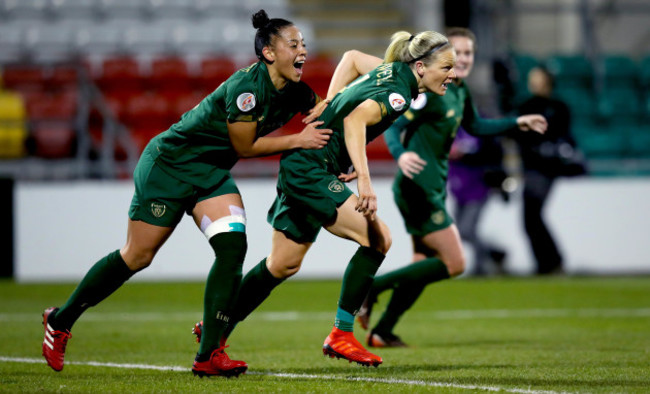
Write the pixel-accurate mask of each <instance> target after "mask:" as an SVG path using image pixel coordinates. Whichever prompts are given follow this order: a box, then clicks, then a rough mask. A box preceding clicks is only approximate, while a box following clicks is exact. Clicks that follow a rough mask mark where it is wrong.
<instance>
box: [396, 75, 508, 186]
mask: <svg viewBox="0 0 650 394" xmlns="http://www.w3.org/2000/svg"><path fill="white" fill-rule="evenodd" d="M459 126H463V128H464V129H465V130H467V132H468V133H470V134H473V135H492V134H498V133H502V132H505V131H506V130H508V129H511V128H513V127H516V126H517V120H516V118H503V119H483V118H481V117H480V116H479V115H478V112H477V111H476V107H475V106H474V104H473V102H472V97H471V95H470V92H469V89H468V88H467V85H466V84H465V82H461V83H460V84H459V85H456V84H449V85H448V89H447V93H446V94H445V95H444V96H438V95H436V94H434V93H424V94H421V95H420V96H418V98H417V99H416V100H415V101H413V103H412V104H411V108H409V110H408V111H407V112H406V113H405V114H404V115H403V116H402V117H400V118H399V119H398V120H397V121H396V122H395V123H394V124H393V125H392V126H391V127H390V128H389V129H388V130H387V131H386V134H385V138H386V143H387V145H388V149H389V150H390V152H391V154H392V155H393V157H394V158H395V160H397V159H398V158H399V156H400V155H401V154H402V153H404V152H405V151H412V152H416V153H417V154H418V155H419V156H420V157H421V158H422V159H423V160H425V161H426V162H427V164H426V166H425V167H424V170H422V172H420V173H419V174H417V175H416V176H415V177H414V179H413V181H414V182H415V183H416V184H418V185H419V186H420V187H421V188H422V189H423V190H424V191H425V193H427V194H432V195H434V196H437V197H443V198H444V196H446V184H447V173H448V158H449V150H450V149H451V145H452V143H453V141H454V138H455V137H456V133H457V132H458V127H459ZM402 131H404V132H405V133H404V135H403V141H401V140H400V134H401V133H402ZM405 178H406V177H405V176H404V175H403V174H402V172H401V171H399V172H398V173H397V176H396V179H395V184H394V190H395V191H396V192H397V189H398V188H399V185H400V183H401V182H402V181H403V180H404V179H405ZM406 197H408V196H406Z"/></svg>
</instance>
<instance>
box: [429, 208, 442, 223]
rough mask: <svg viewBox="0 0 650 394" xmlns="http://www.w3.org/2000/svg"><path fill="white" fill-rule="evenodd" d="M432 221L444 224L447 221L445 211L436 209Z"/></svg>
mask: <svg viewBox="0 0 650 394" xmlns="http://www.w3.org/2000/svg"><path fill="white" fill-rule="evenodd" d="M431 221H432V222H433V223H434V224H442V223H443V222H444V221H445V213H444V212H443V211H436V212H434V213H433V215H431Z"/></svg>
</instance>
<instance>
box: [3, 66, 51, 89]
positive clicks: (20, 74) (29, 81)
mask: <svg viewBox="0 0 650 394" xmlns="http://www.w3.org/2000/svg"><path fill="white" fill-rule="evenodd" d="M2 80H3V83H4V86H5V87H6V88H7V89H11V90H17V91H42V90H43V89H44V87H45V81H46V76H45V71H44V70H43V68H42V67H40V66H36V65H15V66H7V67H5V68H4V70H2Z"/></svg>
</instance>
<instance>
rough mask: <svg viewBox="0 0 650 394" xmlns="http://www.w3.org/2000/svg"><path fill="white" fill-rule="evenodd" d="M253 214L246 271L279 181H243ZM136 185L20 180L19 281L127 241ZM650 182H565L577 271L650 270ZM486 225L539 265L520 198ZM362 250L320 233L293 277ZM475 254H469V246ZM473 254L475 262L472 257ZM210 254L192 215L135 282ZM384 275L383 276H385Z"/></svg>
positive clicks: (328, 268)
mask: <svg viewBox="0 0 650 394" xmlns="http://www.w3.org/2000/svg"><path fill="white" fill-rule="evenodd" d="M238 184H239V187H240V190H241V192H242V194H243V197H244V203H245V205H246V210H247V215H248V225H247V233H248V237H249V251H248V255H247V258H246V262H245V267H244V269H245V270H248V269H249V268H250V267H252V266H253V265H254V264H256V263H257V262H258V261H259V260H260V259H262V258H263V257H264V256H265V255H266V254H267V253H268V252H269V250H270V235H271V231H270V230H271V228H270V226H269V225H268V224H267V223H266V221H265V218H266V210H267V208H268V207H269V205H270V204H271V202H272V200H273V197H274V195H273V191H274V187H275V181H274V180H273V179H243V180H240V181H238ZM390 186H391V179H388V178H379V179H375V180H374V187H375V190H376V192H377V194H378V198H379V207H380V208H379V214H380V216H381V217H382V219H383V220H384V221H385V222H386V223H387V224H388V225H389V227H390V228H391V230H392V232H393V248H392V249H391V250H390V252H389V254H388V256H387V259H386V261H385V263H384V265H383V266H382V268H381V271H385V270H389V269H394V268H396V267H400V266H402V265H403V264H406V263H407V262H408V261H409V260H410V256H411V251H410V248H411V242H410V239H409V237H408V236H407V234H406V232H405V230H404V227H403V224H402V220H401V217H400V216H399V213H398V211H397V208H396V207H395V205H394V203H393V201H392V195H391V191H390ZM132 191H133V185H132V183H130V182H128V181H120V182H102V181H86V182H68V183H51V182H50V183H29V182H17V183H16V188H15V196H14V197H15V198H14V204H15V205H14V218H15V224H14V233H15V234H14V235H15V251H16V253H15V267H14V268H15V269H14V274H15V278H16V280H17V281H19V282H40V281H47V282H53V281H59V282H64V281H78V280H79V279H80V278H81V277H82V276H83V274H85V272H86V271H87V270H88V269H89V268H90V266H91V265H92V264H94V262H95V261H96V260H97V259H99V258H100V257H102V256H104V255H105V254H106V253H108V252H111V251H113V250H115V249H116V248H118V247H121V246H122V245H123V243H124V240H125V236H126V220H127V215H126V213H127V210H128V206H129V202H130V199H131V195H132ZM649 195H650V179H647V178H645V179H644V178H629V179H620V178H584V179H573V180H561V181H559V182H558V185H557V188H556V189H555V190H554V191H553V193H552V196H551V198H550V200H549V202H548V206H547V208H546V217H547V218H548V222H549V223H550V226H551V228H552V230H553V232H554V234H555V235H556V237H557V240H558V241H559V244H560V247H561V249H562V250H563V252H564V254H565V256H566V270H567V272H568V273H570V274H582V273H585V274H637V273H645V274H647V273H650V260H649V259H648V256H650V242H648V241H649V239H648V234H649V232H648V228H647V224H648V223H650V203H649V200H648V197H647V196H649ZM483 219H484V220H482V222H481V227H480V231H481V233H483V234H484V236H485V237H486V238H487V239H489V240H492V241H494V242H496V243H498V244H500V245H502V246H503V247H505V248H506V249H507V250H508V258H507V263H506V264H507V265H506V268H507V269H508V270H509V271H510V272H512V273H514V274H520V275H525V274H529V273H531V272H532V271H533V264H534V263H533V260H532V257H531V254H530V252H529V248H528V245H527V241H526V238H525V234H524V231H523V225H522V221H521V198H519V196H515V197H514V198H512V199H511V201H510V202H509V203H505V202H503V201H501V200H500V199H499V198H498V197H494V198H493V199H492V200H491V201H490V203H489V205H488V207H487V209H486V212H485V213H484V217H483ZM355 250H356V247H355V245H354V244H353V243H352V242H349V241H344V240H341V239H337V238H335V237H333V236H331V235H330V234H329V233H327V232H325V231H323V232H322V233H321V235H320V238H319V240H318V242H317V243H316V244H315V245H314V246H313V248H312V250H310V252H309V253H308V254H307V258H306V260H305V262H304V264H303V267H302V270H301V272H300V273H298V274H297V276H296V278H340V277H341V275H342V273H343V271H344V269H345V266H346V263H347V261H348V259H349V258H350V257H351V256H352V254H353V253H354V251H355ZM468 255H469V256H471V250H468ZM470 260H471V259H470ZM212 261H213V256H212V251H211V249H210V247H209V246H208V243H207V242H205V240H204V239H203V235H202V234H201V233H200V232H199V231H198V230H197V229H196V228H195V226H194V224H193V222H192V220H191V219H190V218H189V217H187V218H185V219H184V220H183V221H182V222H181V224H180V225H179V227H178V229H177V230H176V232H175V233H174V234H173V235H172V237H171V238H170V240H169V241H168V242H167V244H165V246H163V248H162V249H161V250H160V252H159V253H158V256H157V257H156V259H155V260H154V263H153V264H152V266H151V267H149V268H148V269H146V270H144V271H143V272H142V273H140V274H138V275H137V276H136V277H135V278H134V280H202V279H203V278H204V277H205V276H206V274H207V272H208V270H209V269H210V265H211V264H212ZM381 271H380V272H381Z"/></svg>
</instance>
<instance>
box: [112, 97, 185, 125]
mask: <svg viewBox="0 0 650 394" xmlns="http://www.w3.org/2000/svg"><path fill="white" fill-rule="evenodd" d="M122 120H123V121H124V123H125V125H126V126H127V127H129V128H135V129H143V128H154V129H158V130H159V132H160V131H163V130H166V129H167V128H169V126H170V125H171V123H172V121H173V114H172V113H171V111H170V103H169V102H168V101H167V99H166V98H165V97H164V96H162V95H159V94H154V93H152V92H145V93H141V94H138V95H136V96H134V97H132V98H131V99H129V100H128V102H127V103H126V107H125V108H124V113H123V116H122Z"/></svg>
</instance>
